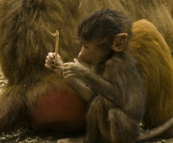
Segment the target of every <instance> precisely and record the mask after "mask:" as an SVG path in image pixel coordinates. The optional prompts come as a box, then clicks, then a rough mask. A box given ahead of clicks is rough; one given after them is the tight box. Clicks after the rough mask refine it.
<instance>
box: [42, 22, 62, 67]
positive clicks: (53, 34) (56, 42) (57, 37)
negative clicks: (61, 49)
mask: <svg viewBox="0 0 173 143" xmlns="http://www.w3.org/2000/svg"><path fill="white" fill-rule="evenodd" d="M43 27H44V29H45V30H46V31H47V32H48V33H49V34H50V35H51V36H53V37H56V39H55V61H57V54H58V46H59V31H58V30H56V32H55V33H52V32H50V31H49V30H47V29H46V27H45V26H44V25H43ZM53 66H54V67H56V62H54V65H53Z"/></svg>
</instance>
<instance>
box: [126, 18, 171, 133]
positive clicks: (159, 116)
mask: <svg viewBox="0 0 173 143" xmlns="http://www.w3.org/2000/svg"><path fill="white" fill-rule="evenodd" d="M133 32H134V35H133V36H132V39H131V42H130V45H129V46H130V48H131V52H132V54H133V55H134V57H135V58H136V59H137V60H138V62H139V64H138V67H139V69H140V71H141V76H142V78H143V81H144V84H145V87H146V91H147V98H146V112H145V116H144V119H143V123H144V129H150V128H153V127H155V126H158V125H159V124H160V123H162V122H163V121H165V120H166V119H169V118H170V117H171V116H172V114H173V109H172V105H173V100H172V98H173V74H172V73H173V64H172V57H171V54H170V51H169V47H168V45H167V44H166V42H165V40H164V39H163V37H162V36H161V34H160V33H159V32H158V31H157V29H156V27H155V26H154V25H153V24H152V23H150V22H148V21H146V20H140V21H138V22H135V23H134V25H133ZM172 133H173V129H172V130H171V132H170V134H172ZM165 135H166V134H165ZM167 136H169V133H167Z"/></svg>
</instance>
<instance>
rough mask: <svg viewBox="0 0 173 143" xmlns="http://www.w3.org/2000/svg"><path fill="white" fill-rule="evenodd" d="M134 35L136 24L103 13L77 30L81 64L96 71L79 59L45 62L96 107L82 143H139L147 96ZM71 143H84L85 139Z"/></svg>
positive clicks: (109, 12)
mask: <svg viewBox="0 0 173 143" xmlns="http://www.w3.org/2000/svg"><path fill="white" fill-rule="evenodd" d="M131 29H132V21H131V20H130V19H129V18H128V17H127V16H126V15H125V14H123V13H121V12H118V11H112V10H108V9H107V10H101V11H98V12H96V13H95V14H93V15H92V16H90V17H89V18H88V19H86V20H85V21H83V22H82V24H81V25H80V26H79V28H78V36H79V39H80V41H81V44H82V49H81V51H80V53H79V55H78V59H79V61H81V62H83V63H85V64H87V65H88V66H89V67H90V68H91V69H89V68H88V67H85V66H83V65H82V64H80V63H79V62H78V60H77V59H74V62H68V63H64V62H63V61H62V59H61V57H60V56H59V55H58V57H59V58H58V60H57V61H55V56H56V55H55V54H54V53H49V54H48V56H47V57H46V62H45V66H46V67H47V68H48V69H51V70H53V71H55V72H56V73H57V74H59V75H62V76H63V77H64V78H65V79H66V80H67V81H68V82H69V83H70V85H71V86H72V87H73V88H74V90H75V91H76V92H77V93H78V94H79V95H80V96H81V97H82V98H83V99H84V100H86V101H88V102H90V101H91V103H90V106H89V110H88V113H87V135H86V137H85V139H84V141H83V142H87V143H96V142H103V143H105V142H110V143H127V142H128V143H134V142H135V141H136V140H137V139H138V137H139V135H140V131H141V127H140V125H142V120H143V116H144V113H145V104H146V103H145V97H146V91H145V87H144V85H143V81H142V78H141V76H140V73H139V70H138V68H137V66H136V64H137V61H136V60H135V59H134V58H133V56H132V55H131V53H130V52H129V48H128V45H129V40H130V38H131V34H132V33H131ZM54 63H55V64H56V65H57V67H54ZM171 121H172V120H171ZM171 125H172V122H171ZM59 142H60V143H66V142H69V140H68V139H67V140H60V141H59ZM70 142H74V143H78V142H81V138H80V139H79V140H78V139H75V140H71V141H70Z"/></svg>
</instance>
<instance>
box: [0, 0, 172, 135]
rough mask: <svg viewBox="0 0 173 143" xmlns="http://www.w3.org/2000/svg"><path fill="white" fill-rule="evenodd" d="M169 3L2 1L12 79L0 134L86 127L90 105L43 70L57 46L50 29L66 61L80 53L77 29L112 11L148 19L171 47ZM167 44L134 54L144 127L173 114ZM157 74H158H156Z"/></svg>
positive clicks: (1, 24) (2, 103)
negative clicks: (24, 128) (141, 89)
mask: <svg viewBox="0 0 173 143" xmlns="http://www.w3.org/2000/svg"><path fill="white" fill-rule="evenodd" d="M171 3H172V2H171V0H168V1H166V2H165V1H164V0H158V1H157V2H156V1H154V0H152V1H149V0H148V1H146V0H143V1H140V3H139V2H138V1H134V0H131V1H126V2H124V1H121V0H116V1H115V0H93V1H92V3H91V1H89V0H75V1H73V0H34V1H33V0H17V1H16V0H8V1H6V0H0V11H1V13H0V31H1V40H0V42H1V43H0V64H1V68H2V71H3V73H4V75H5V77H6V78H7V80H8V84H7V85H6V87H5V88H4V91H3V93H1V96H0V98H1V99H0V121H1V122H0V123H1V126H0V131H5V130H7V129H9V130H10V129H13V128H14V127H15V126H16V125H18V124H21V123H22V124H27V125H29V126H32V127H33V128H34V129H46V128H49V129H52V128H53V129H57V130H58V129H59V130H65V131H79V130H83V129H84V128H85V121H84V112H85V111H86V106H87V103H86V102H85V101H83V100H82V99H81V98H80V97H79V96H78V94H77V93H76V92H75V91H74V90H73V89H72V88H71V87H70V85H69V84H68V83H67V82H66V81H65V80H64V79H62V78H61V77H59V76H58V75H56V74H55V73H52V72H51V71H49V70H48V69H46V68H45V67H44V61H45V56H46V55H47V53H48V52H49V51H52V52H54V45H55V39H54V37H51V35H50V34H49V33H48V32H47V31H50V32H52V33H53V32H54V31H55V30H56V29H57V30H59V32H60V39H59V54H60V55H61V58H62V59H63V61H64V62H69V61H72V60H73V58H74V57H77V55H78V52H79V51H80V44H79V40H78V39H77V25H78V24H79V23H80V22H81V21H82V20H83V19H84V18H86V17H87V16H89V15H90V14H92V13H93V12H94V11H96V10H100V9H104V8H108V7H109V8H111V9H117V10H122V11H124V12H126V13H127V14H128V15H129V16H130V17H131V18H132V19H133V20H134V21H136V20H139V19H141V18H145V19H147V20H149V21H150V22H152V23H154V25H155V26H156V27H157V29H158V31H159V32H160V33H161V34H162V35H163V37H164V38H165V40H166V42H167V44H168V45H169V47H170V48H172V46H171V44H172V42H171V40H170V39H172V37H173V36H172V34H173V32H172V30H173V28H172V26H173V23H172V18H171V14H170V8H169V6H170V5H171ZM132 39H133V37H132ZM133 41H134V40H133ZM137 41H138V42H133V43H136V48H137V47H139V46H138V43H139V41H140V40H139V39H138V40H137ZM162 41H163V40H162ZM130 44H131V43H130ZM141 46H142V45H141ZM163 46H165V47H163ZM163 46H162V48H161V47H160V45H155V47H153V49H154V50H153V49H151V48H150V49H148V48H147V45H145V49H144V48H140V49H136V50H133V54H135V56H136V57H139V59H138V60H139V63H140V64H139V65H140V66H139V70H140V72H141V76H142V79H143V80H144V85H145V87H146V92H147V97H146V98H147V99H146V101H147V103H146V109H147V110H146V112H145V115H144V125H145V127H146V128H153V127H155V126H157V125H159V124H161V123H163V122H164V121H166V120H167V119H169V118H170V117H171V116H172V114H173V109H172V105H173V103H172V102H173V99H172V98H173V94H172V92H173V91H172V89H173V88H172V82H171V81H172V59H170V53H169V50H168V49H167V48H168V46H167V45H166V44H164V45H163ZM129 47H130V46H129ZM133 47H134V46H133ZM138 50H139V51H138ZM141 50H142V53H145V51H147V52H146V53H147V54H146V55H144V56H145V58H140V56H141V54H142V53H141ZM148 50H149V52H148ZM154 51H155V52H154ZM157 55H158V56H157ZM160 55H161V56H160ZM160 57H162V58H160ZM164 57H165V58H164ZM7 61H8V62H7ZM161 63H162V64H161ZM149 65H152V66H153V68H150V66H149ZM153 69H154V70H153ZM155 70H156V71H157V72H156V73H157V74H154V73H153V72H154V71H155ZM142 71H144V72H142ZM160 71H162V72H160ZM150 73H151V74H150ZM151 75H152V76H151ZM161 77H162V78H161ZM150 80H151V81H152V82H151V81H150ZM151 83H152V84H151ZM154 87H156V88H154ZM156 96H157V99H158V100H155V98H156ZM71 101H73V102H71ZM157 101H158V103H157ZM48 103H49V104H48ZM74 105H75V106H74ZM149 109H150V110H149ZM69 113H73V114H69ZM153 115H155V116H153ZM77 122H78V123H77ZM76 123H77V124H76ZM169 133H170V134H171V132H169Z"/></svg>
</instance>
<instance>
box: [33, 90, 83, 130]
mask: <svg viewBox="0 0 173 143" xmlns="http://www.w3.org/2000/svg"><path fill="white" fill-rule="evenodd" d="M85 112H86V103H85V102H84V101H83V100H82V99H81V98H80V97H78V95H76V94H75V93H67V92H58V91H56V92H52V94H50V95H47V96H43V97H40V98H39V99H38V101H37V103H36V105H35V107H34V108H33V110H32V111H31V116H32V117H31V123H30V124H31V126H32V128H33V129H35V130H45V129H51V130H60V131H74V132H75V131H79V130H82V129H84V128H85V117H84V114H85Z"/></svg>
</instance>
